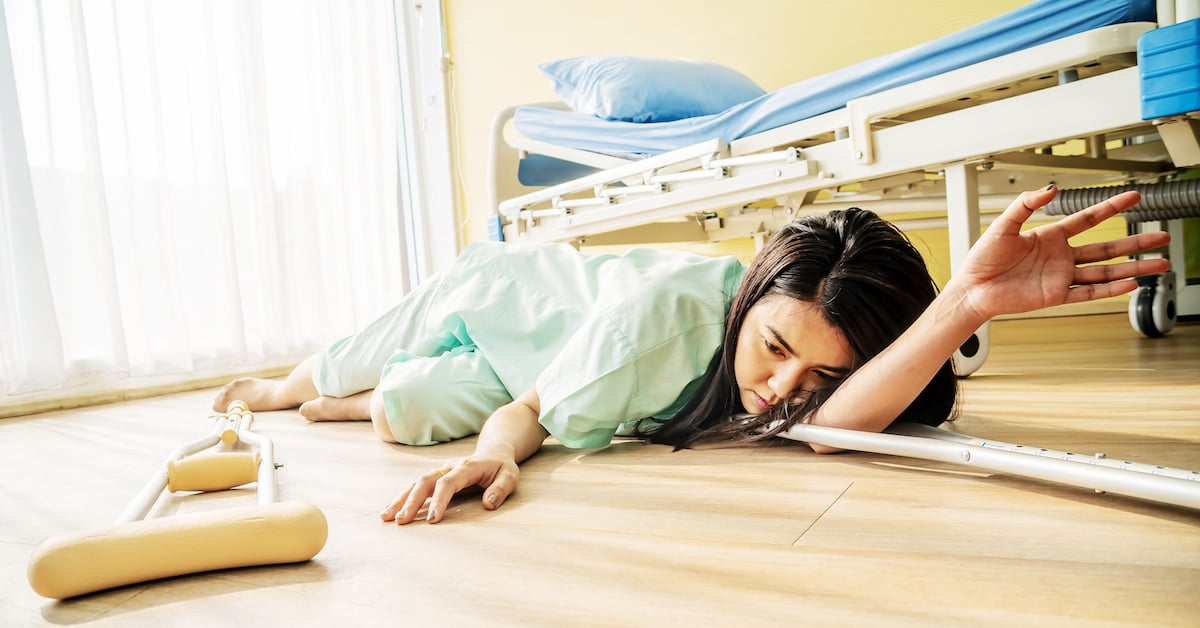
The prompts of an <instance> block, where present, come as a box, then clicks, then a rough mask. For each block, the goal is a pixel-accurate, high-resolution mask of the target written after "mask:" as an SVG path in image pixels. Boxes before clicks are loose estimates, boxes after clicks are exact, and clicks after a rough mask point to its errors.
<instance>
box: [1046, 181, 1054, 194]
mask: <svg viewBox="0 0 1200 628" xmlns="http://www.w3.org/2000/svg"><path fill="white" fill-rule="evenodd" d="M1053 189H1054V184H1053V183H1051V184H1050V185H1047V186H1046V187H1045V190H1046V191H1047V192H1049V191H1050V190H1053Z"/></svg>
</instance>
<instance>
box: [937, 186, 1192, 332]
mask: <svg viewBox="0 0 1200 628" xmlns="http://www.w3.org/2000/svg"><path fill="white" fill-rule="evenodd" d="M1056 193H1057V190H1056V189H1055V187H1054V186H1053V185H1051V186H1048V187H1045V188H1042V189H1040V190H1036V191H1032V192H1024V193H1022V194H1021V195H1020V196H1019V197H1017V199H1016V200H1015V201H1013V203H1012V204H1011V205H1009V207H1008V209H1006V210H1005V211H1004V213H1003V214H1001V215H1000V217H999V218H997V219H996V221H995V222H993V223H992V225H991V226H990V227H989V228H988V229H987V231H985V232H984V233H983V235H982V236H981V237H980V238H979V241H978V242H976V243H975V246H973V247H972V248H971V251H970V252H969V253H968V255H967V258H966V260H965V261H964V262H963V265H962V267H961V268H959V269H956V270H955V273H954V277H953V278H952V279H951V280H950V283H949V284H948V285H947V290H949V289H950V287H951V285H954V284H957V287H958V288H961V289H963V290H964V294H965V298H966V303H964V305H966V306H968V307H970V308H972V309H974V310H975V312H976V313H977V314H978V315H979V316H980V318H981V319H983V320H986V319H990V318H992V317H994V316H997V315H999V314H1015V313H1018V312H1029V311H1032V310H1037V309H1041V308H1045V307H1051V306H1055V305H1062V304H1064V303H1079V302H1082V301H1091V300H1094V299H1103V298H1105V297H1111V296H1115V295H1118V294H1124V293H1126V292H1130V291H1132V290H1134V289H1135V288H1137V282H1136V281H1135V280H1134V278H1135V277H1139V276H1143V275H1153V274H1157V273H1161V272H1163V271H1165V270H1167V269H1168V268H1169V267H1170V262H1169V261H1168V260H1166V259H1143V260H1128V261H1123V262H1115V263H1106V264H1098V263H1097V262H1107V261H1110V260H1114V259H1116V258H1119V257H1125V256H1128V255H1132V254H1134V253H1137V252H1139V251H1145V250H1148V249H1153V248H1157V247H1161V246H1164V245H1166V244H1167V242H1168V241H1169V240H1170V236H1168V235H1167V234H1166V233H1164V232H1156V233H1145V234H1139V235H1132V236H1125V237H1121V238H1116V239H1113V240H1107V241H1104V242H1096V243H1092V244H1080V245H1078V246H1073V245H1072V244H1071V243H1070V242H1069V240H1070V238H1073V237H1075V236H1077V235H1079V234H1081V233H1084V232H1086V231H1088V230H1089V229H1091V228H1093V227H1095V226H1096V225H1098V224H1100V223H1101V222H1103V221H1104V220H1105V219H1108V218H1111V217H1112V216H1115V215H1117V214H1118V213H1120V212H1122V211H1125V210H1126V209H1129V208H1130V207H1133V206H1134V205H1136V204H1137V203H1138V201H1139V200H1140V199H1141V196H1140V195H1139V194H1138V193H1137V192H1124V193H1122V194H1118V195H1116V196H1113V197H1111V198H1109V199H1108V200H1105V201H1103V202H1100V203H1097V204H1095V205H1093V206H1091V207H1089V208H1087V209H1085V210H1083V211H1080V212H1077V213H1074V214H1071V215H1070V216H1067V217H1065V218H1063V219H1061V220H1059V221H1057V222H1054V223H1050V224H1046V225H1041V226H1039V227H1036V228H1033V229H1028V230H1025V231H1021V227H1022V225H1024V224H1025V221H1026V220H1028V219H1029V217H1030V216H1031V215H1032V214H1033V212H1034V211H1036V210H1037V209H1039V208H1041V207H1042V206H1044V205H1046V204H1047V203H1049V202H1050V201H1051V199H1053V198H1054V196H1055V194H1056Z"/></svg>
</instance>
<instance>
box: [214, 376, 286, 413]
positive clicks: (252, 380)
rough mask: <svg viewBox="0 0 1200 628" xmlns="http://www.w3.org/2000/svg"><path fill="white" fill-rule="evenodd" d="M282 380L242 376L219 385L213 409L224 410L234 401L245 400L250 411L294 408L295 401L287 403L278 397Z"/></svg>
mask: <svg viewBox="0 0 1200 628" xmlns="http://www.w3.org/2000/svg"><path fill="white" fill-rule="evenodd" d="M282 387H283V382H282V381H277V380H272V379H259V378H257V377H242V378H240V379H235V380H233V381H232V382H229V383H228V384H225V385H224V386H222V387H221V390H220V391H218V392H217V397H216V399H214V400H213V410H215V411H217V412H225V411H227V410H228V409H229V404H230V403H232V402H234V401H238V400H241V401H245V402H246V406H247V407H248V408H249V409H250V411H251V412H258V411H264V412H265V411H267V410H284V409H287V408H294V407H296V406H297V405H298V404H297V403H288V402H287V401H286V400H282V399H280V398H279V397H280V394H279V393H280V390H281V389H282Z"/></svg>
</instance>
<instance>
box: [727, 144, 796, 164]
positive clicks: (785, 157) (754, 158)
mask: <svg viewBox="0 0 1200 628" xmlns="http://www.w3.org/2000/svg"><path fill="white" fill-rule="evenodd" d="M799 158H800V151H798V150H796V149H795V148H792V147H788V148H786V149H784V150H777V151H772V152H769V153H755V154H752V155H741V156H738V157H725V158H723V159H713V160H710V161H709V162H708V163H707V164H705V167H709V168H732V167H736V166H749V165H753V164H769V163H775V162H781V163H791V162H793V161H796V160H797V159H799Z"/></svg>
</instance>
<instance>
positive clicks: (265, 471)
mask: <svg viewBox="0 0 1200 628" xmlns="http://www.w3.org/2000/svg"><path fill="white" fill-rule="evenodd" d="M238 437H239V438H240V439H241V440H242V442H244V443H246V444H247V445H250V446H252V447H258V450H259V461H258V504H259V505H260V506H265V505H267V504H272V503H275V500H276V499H277V498H278V492H279V488H278V484H277V483H276V481H275V445H274V444H273V443H272V442H271V439H270V438H268V437H266V436H263V435H262V434H256V433H254V432H252V431H250V429H249V426H247V428H246V429H243V430H240V431H238Z"/></svg>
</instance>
